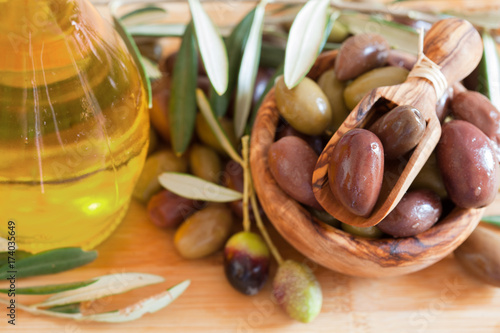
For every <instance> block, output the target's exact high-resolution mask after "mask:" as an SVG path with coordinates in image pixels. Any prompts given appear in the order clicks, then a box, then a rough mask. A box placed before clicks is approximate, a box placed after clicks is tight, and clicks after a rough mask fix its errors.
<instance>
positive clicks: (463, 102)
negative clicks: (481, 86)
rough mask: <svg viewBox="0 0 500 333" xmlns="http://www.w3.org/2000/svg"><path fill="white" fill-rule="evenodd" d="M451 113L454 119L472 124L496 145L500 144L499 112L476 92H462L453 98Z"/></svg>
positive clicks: (484, 97)
mask: <svg viewBox="0 0 500 333" xmlns="http://www.w3.org/2000/svg"><path fill="white" fill-rule="evenodd" d="M451 111H452V113H453V115H454V116H455V118H456V119H460V120H465V121H467V122H469V123H471V124H474V125H475V126H476V127H477V128H479V129H480V130H481V131H483V133H484V134H486V136H487V137H488V138H490V139H491V140H493V142H495V143H496V144H500V112H499V111H498V110H497V108H496V107H495V106H494V105H493V104H491V102H490V100H489V99H488V98H487V97H486V96H484V95H482V94H481V93H478V92H477V91H464V92H461V93H459V94H457V95H456V96H454V97H453V100H452V101H451Z"/></svg>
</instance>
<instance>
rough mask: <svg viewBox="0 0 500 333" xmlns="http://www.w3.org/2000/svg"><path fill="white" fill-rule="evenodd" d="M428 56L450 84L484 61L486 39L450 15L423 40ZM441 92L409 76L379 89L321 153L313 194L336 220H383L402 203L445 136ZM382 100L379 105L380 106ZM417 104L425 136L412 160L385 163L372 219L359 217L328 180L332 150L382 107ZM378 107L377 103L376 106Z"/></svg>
mask: <svg viewBox="0 0 500 333" xmlns="http://www.w3.org/2000/svg"><path fill="white" fill-rule="evenodd" d="M423 52H424V54H425V55H426V56H427V57H428V58H429V59H430V60H432V61H433V62H434V63H435V64H437V65H438V66H440V67H441V73H442V74H443V75H444V77H445V78H446V81H447V83H448V86H450V85H452V84H453V83H455V82H457V81H460V80H462V79H463V78H465V77H466V76H467V75H468V74H470V73H471V72H472V71H473V70H474V68H476V66H477V65H478V63H479V61H480V60H481V56H482V53H483V46H482V41H481V37H480V35H479V33H478V32H477V31H476V29H475V28H474V27H473V26H472V25H471V24H470V23H469V22H467V21H465V20H462V19H457V18H450V19H445V20H441V21H439V22H436V23H435V24H434V25H433V26H432V28H431V29H430V30H429V32H428V33H427V35H426V36H425V39H424V48H423ZM439 97H440V96H436V91H435V89H434V86H433V84H432V83H431V81H429V80H428V79H425V78H421V77H408V79H407V80H406V81H405V82H404V83H402V84H400V85H396V86H390V87H381V88H377V89H374V90H373V91H372V92H371V93H370V94H368V95H367V96H365V97H364V98H363V99H362V100H361V101H360V102H359V104H358V105H356V107H355V108H354V109H353V110H352V112H351V113H350V114H349V116H348V117H347V118H346V120H345V121H344V122H343V123H342V125H341V126H340V128H339V129H338V130H337V132H335V134H334V135H333V136H332V138H331V139H330V141H329V142H328V144H327V146H326V147H325V149H324V150H323V152H322V153H321V155H320V157H319V159H318V162H317V164H316V169H315V171H314V173H313V190H314V195H315V196H316V199H317V200H318V202H319V203H320V204H321V206H323V208H324V209H325V210H326V211H327V212H328V213H330V214H331V215H332V216H334V217H335V218H336V219H338V220H340V221H342V222H344V223H347V224H350V225H354V226H358V227H369V226H373V225H376V224H377V223H379V222H380V221H381V220H382V219H383V218H384V217H385V216H386V215H387V214H389V213H390V212H391V211H392V209H393V208H394V207H395V206H396V205H397V204H398V203H399V201H400V200H401V198H402V197H403V195H404V194H405V193H406V191H407V190H408V188H409V187H410V185H411V183H412V182H413V180H414V179H415V177H416V176H417V174H418V173H419V171H420V169H422V167H423V165H424V164H425V162H426V161H427V159H428V158H429V156H430V154H431V153H432V151H433V150H434V147H435V146H436V145H437V143H438V141H439V138H440V136H441V125H440V123H439V120H438V118H437V116H436V112H435V110H436V101H437V98H439ZM375 104H377V105H375ZM384 105H385V106H390V107H391V108H393V107H395V106H398V105H412V106H413V107H415V108H417V109H418V110H420V112H421V113H422V115H423V117H424V119H425V120H426V122H427V127H426V129H425V132H424V136H423V137H422V139H421V141H420V142H419V144H418V145H417V147H416V148H415V150H414V151H413V153H412V154H411V157H410V159H409V161H404V160H402V161H396V162H394V163H392V162H391V163H387V161H386V163H385V170H384V180H383V185H382V189H381V191H380V195H379V197H378V201H377V203H376V205H375V208H374V209H373V212H372V213H371V215H370V216H369V217H361V216H357V215H355V214H353V213H351V212H350V211H348V210H347V209H346V208H344V206H343V205H342V204H341V203H340V202H338V201H337V199H336V198H335V196H334V195H333V193H332V192H331V190H330V186H329V184H328V181H329V180H328V167H329V162H330V157H331V155H332V152H333V149H334V147H335V145H336V144H337V142H338V141H339V140H340V138H341V137H342V136H343V135H344V134H345V133H347V132H348V131H349V130H351V129H354V128H363V127H364V126H365V125H366V124H367V123H369V121H370V118H372V116H374V115H375V114H376V112H375V109H376V108H377V107H379V106H384ZM374 106H375V107H374Z"/></svg>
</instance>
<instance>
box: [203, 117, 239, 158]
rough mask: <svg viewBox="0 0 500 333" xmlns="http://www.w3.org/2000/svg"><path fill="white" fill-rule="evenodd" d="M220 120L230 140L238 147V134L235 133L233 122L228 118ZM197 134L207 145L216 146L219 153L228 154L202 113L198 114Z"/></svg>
mask: <svg viewBox="0 0 500 333" xmlns="http://www.w3.org/2000/svg"><path fill="white" fill-rule="evenodd" d="M219 122H220V125H221V127H222V129H223V130H224V132H226V135H227V137H228V139H229V141H230V142H231V143H232V144H233V146H235V147H237V143H238V139H236V135H235V134H234V126H233V122H232V121H231V120H229V119H227V118H219ZM196 135H198V138H200V140H201V141H202V142H203V143H204V144H206V145H207V146H210V147H212V148H214V149H215V150H217V151H218V152H219V153H222V154H226V151H225V150H224V148H223V147H222V145H221V144H220V142H219V140H218V139H217V137H216V136H215V134H214V133H213V132H212V129H211V128H210V126H209V125H208V123H207V121H206V120H205V117H203V115H202V114H201V113H199V114H198V115H197V116H196Z"/></svg>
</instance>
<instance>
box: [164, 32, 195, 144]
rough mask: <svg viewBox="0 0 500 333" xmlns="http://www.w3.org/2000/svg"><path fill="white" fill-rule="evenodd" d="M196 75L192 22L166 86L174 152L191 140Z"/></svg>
mask: <svg viewBox="0 0 500 333" xmlns="http://www.w3.org/2000/svg"><path fill="white" fill-rule="evenodd" d="M197 77H198V51H197V48H196V41H195V38H194V31H193V25H192V24H189V25H188V26H187V27H186V31H185V32H184V37H183V38H182V42H181V46H180V48H179V53H178V56H177V61H176V63H175V66H174V72H173V74H172V85H171V89H170V105H169V106H170V107H169V118H170V136H171V141H172V148H173V149H174V151H175V152H176V153H177V154H182V153H184V152H185V151H186V149H187V148H188V146H189V143H190V142H191V138H192V136H193V132H194V126H195V120H196V93H195V91H196V83H197Z"/></svg>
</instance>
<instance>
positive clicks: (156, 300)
mask: <svg viewBox="0 0 500 333" xmlns="http://www.w3.org/2000/svg"><path fill="white" fill-rule="evenodd" d="M190 283H191V281H189V280H186V281H184V282H181V283H180V284H178V285H176V286H174V287H172V288H170V289H168V290H167V291H164V292H162V293H160V294H158V295H155V296H152V297H149V298H146V299H144V300H142V301H139V302H138V303H135V304H133V305H131V306H128V307H126V308H125V309H121V310H119V311H113V312H108V313H99V314H94V315H89V316H84V317H83V319H84V320H91V321H97V322H105V323H123V322H127V321H132V320H136V319H139V318H141V317H142V316H143V315H145V314H146V313H154V312H157V311H158V310H161V309H163V308H164V307H166V306H167V305H169V304H170V303H172V302H173V301H175V300H176V299H177V298H178V297H179V296H180V295H182V293H184V291H185V290H186V289H187V287H189V285H190Z"/></svg>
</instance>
